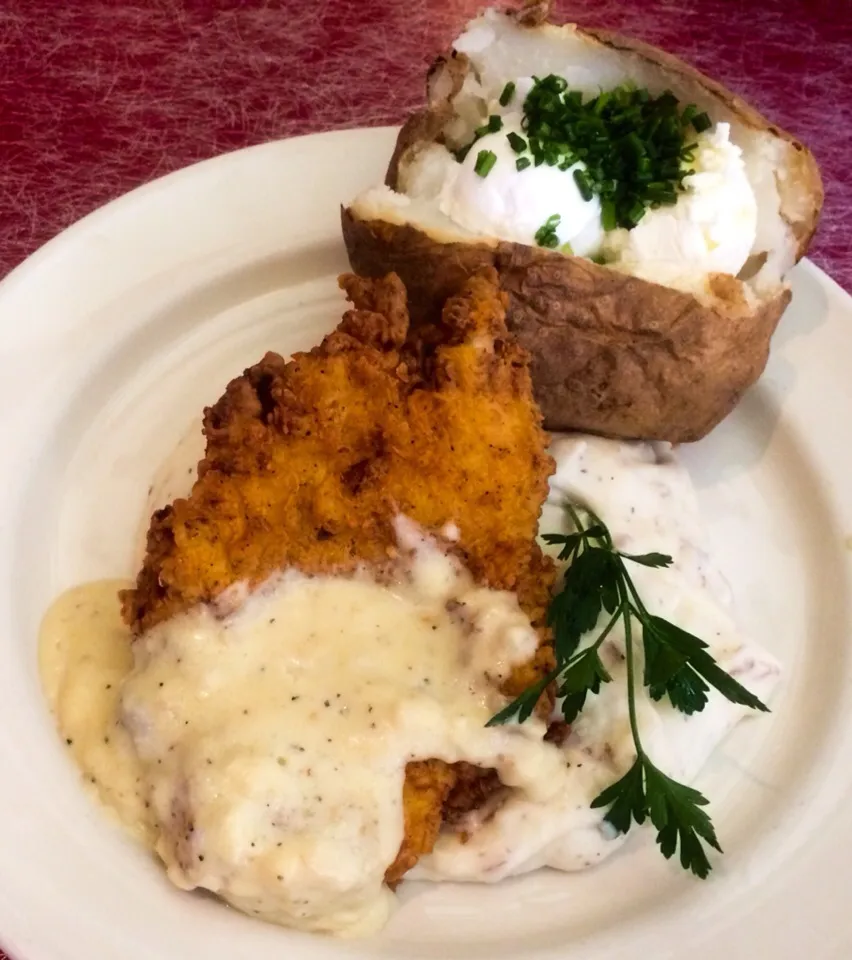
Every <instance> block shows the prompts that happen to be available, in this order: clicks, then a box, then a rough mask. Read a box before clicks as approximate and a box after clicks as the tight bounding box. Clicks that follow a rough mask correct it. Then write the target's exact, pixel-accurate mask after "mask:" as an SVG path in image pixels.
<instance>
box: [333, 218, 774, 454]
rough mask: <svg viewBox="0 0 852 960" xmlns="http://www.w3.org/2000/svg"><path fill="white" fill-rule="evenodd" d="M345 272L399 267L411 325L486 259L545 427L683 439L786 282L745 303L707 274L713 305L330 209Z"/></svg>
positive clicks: (717, 408)
mask: <svg viewBox="0 0 852 960" xmlns="http://www.w3.org/2000/svg"><path fill="white" fill-rule="evenodd" d="M341 221H342V228H343V237H344V241H345V243H346V249H347V251H348V253H349V260H350V262H351V264H352V268H353V270H355V271H356V272H357V273H359V274H362V275H363V276H368V277H376V276H384V274H386V273H387V272H388V271H391V270H392V271H394V272H395V273H397V274H398V275H399V277H400V278H401V279H402V281H403V283H404V284H405V286H406V288H407V290H408V296H409V309H410V311H411V315H412V320H413V322H415V323H417V322H424V321H426V320H428V319H429V318H430V317H431V316H434V315H435V313H436V311H439V310H440V308H441V305H442V304H443V302H444V300H445V299H446V298H447V297H448V296H450V295H451V294H453V293H455V292H456V291H457V290H458V288H459V287H460V285H461V284H462V283H463V282H464V280H465V279H466V278H467V277H468V276H470V275H471V274H473V273H476V272H477V271H478V270H480V269H482V268H483V267H487V266H493V267H495V268H496V269H497V271H498V273H499V274H500V279H501V284H502V286H503V288H504V290H505V291H506V292H507V293H508V294H509V298H510V303H509V309H508V311H507V324H508V326H509V329H510V330H511V331H512V333H513V334H514V335H515V336H516V337H517V339H518V341H519V342H520V343H521V345H522V346H523V347H525V348H526V349H527V350H528V351H529V352H530V354H531V355H532V375H533V384H534V388H535V392H536V399H537V401H538V403H539V405H540V406H541V409H542V413H543V414H544V423H545V427H546V428H547V429H549V430H581V431H584V432H589V433H598V434H603V435H605V436H612V437H621V438H637V439H644V440H669V441H671V442H672V443H684V442H688V441H693V440H699V439H701V438H702V437H703V436H705V435H706V434H707V433H709V432H710V431H711V430H712V429H713V428H714V427H715V426H716V425H717V424H718V423H719V422H720V421H721V420H723V419H724V418H725V417H726V416H727V415H728V414H729V413H730V412H731V411H732V410H733V409H734V407H735V406H736V404H737V403H738V401H739V400H740V398H741V396H742V394H743V392H744V391H745V390H747V389H748V387H750V386H751V385H752V384H753V383H754V382H755V381H756V380H757V379H758V377H759V376H760V375H761V373H762V372H763V370H764V367H765V366H766V361H767V358H768V355H769V341H770V339H771V337H772V334H773V332H774V331H775V327H776V326H777V324H778V320H779V319H780V317H781V314H782V313H783V312H784V309H785V308H786V306H787V304H788V303H789V300H790V293H789V291H787V290H784V291H782V292H780V293H779V294H778V295H777V296H776V297H775V298H774V299H772V300H769V301H765V302H764V303H763V304H761V305H760V306H759V308H757V310H755V309H753V308H752V307H750V306H749V305H747V304H746V303H744V302H743V301H742V300H741V296H742V294H741V292H740V285H739V283H738V282H737V281H734V280H733V279H732V278H723V277H719V278H716V281H715V286H714V292H715V293H716V295H717V303H716V308H715V309H711V308H709V307H707V306H704V305H702V304H701V303H699V302H698V300H696V299H695V297H693V296H691V295H690V294H687V293H681V292H680V291H677V290H672V289H670V288H668V287H663V286H660V285H658V284H654V283H648V282H647V281H644V280H639V279H637V278H635V277H629V276H626V275H624V274H621V273H618V272H617V271H615V270H611V269H608V268H607V267H602V266H598V265H596V264H594V263H592V262H591V261H589V260H584V259H580V258H577V257H565V256H562V255H561V254H558V253H554V252H552V251H549V250H542V249H539V248H534V247H527V246H524V245H521V244H513V243H499V244H497V245H493V246H490V245H486V244H475V243H439V242H437V241H435V240H433V239H432V238H430V237H429V236H427V235H426V234H425V233H423V232H422V231H420V230H418V229H416V228H415V227H412V226H410V225H405V226H399V225H395V224H391V223H387V222H385V221H381V220H360V219H358V218H357V217H356V216H355V215H354V214H353V212H352V211H351V209H343V210H342V211H341Z"/></svg>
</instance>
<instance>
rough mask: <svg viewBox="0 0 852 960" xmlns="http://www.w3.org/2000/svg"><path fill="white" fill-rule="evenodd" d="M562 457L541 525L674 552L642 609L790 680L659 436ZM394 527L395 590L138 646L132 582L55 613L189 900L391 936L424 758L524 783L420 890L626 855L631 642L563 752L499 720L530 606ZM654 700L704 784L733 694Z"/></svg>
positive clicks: (50, 675) (167, 629)
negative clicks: (408, 784) (750, 633)
mask: <svg viewBox="0 0 852 960" xmlns="http://www.w3.org/2000/svg"><path fill="white" fill-rule="evenodd" d="M553 453H554V456H555V457H556V459H557V471H556V474H555V475H554V477H553V478H552V483H551V497H550V506H549V507H548V508H547V510H546V514H547V513H548V511H549V514H550V517H551V519H552V520H553V522H550V520H549V519H548V516H547V515H546V516H545V518H544V521H543V523H544V524H545V529H554V528H555V527H557V526H559V525H560V524H564V514H563V512H562V510H561V509H560V508H559V507H560V505H561V503H562V502H563V501H564V499H566V498H569V497H570V498H571V499H575V500H576V499H579V500H581V501H584V502H586V503H587V504H588V505H589V506H591V507H592V508H593V509H594V510H595V511H596V512H598V513H599V514H600V515H601V516H602V517H603V518H604V519H605V521H606V523H607V524H608V526H609V528H610V531H611V533H612V534H613V537H614V539H615V542H616V545H617V546H618V547H619V548H620V549H622V550H625V551H627V552H636V553H641V552H644V551H648V550H656V551H660V552H664V553H669V554H671V555H672V557H673V558H674V564H673V566H672V567H671V568H669V569H667V570H660V569H654V570H649V569H647V568H645V567H641V566H638V565H634V566H633V568H631V575H632V576H633V578H634V581H635V582H636V585H637V587H638V589H639V591H640V593H641V594H642V596H643V598H644V600H645V603H646V606H648V607H649V609H650V610H652V611H653V612H656V613H659V614H661V615H663V616H666V617H668V618H670V619H672V620H674V621H675V622H676V623H678V624H680V625H681V626H683V627H684V628H685V629H688V630H690V631H692V632H694V633H696V634H697V635H699V636H701V637H702V638H703V639H705V640H706V641H707V642H708V643H709V644H710V648H711V652H712V653H713V655H714V656H715V657H716V658H717V659H718V660H719V662H720V663H721V665H722V666H723V667H724V668H725V669H726V670H728V671H730V672H732V673H734V674H735V675H737V677H738V678H739V679H740V681H741V682H742V683H744V684H745V685H746V686H747V687H749V688H750V689H751V690H752V691H753V692H755V693H756V694H757V695H758V696H761V697H762V698H764V699H766V698H767V697H768V696H769V694H770V693H771V690H772V688H773V686H774V684H775V681H776V679H777V676H778V670H779V668H778V665H777V663H776V662H775V661H774V660H773V659H772V657H770V656H769V655H768V654H766V653H765V652H764V651H762V650H760V649H759V648H758V647H756V646H755V645H753V644H751V643H749V642H748V641H746V640H745V639H744V638H743V637H741V636H740V634H739V633H738V632H737V629H736V627H735V625H734V623H733V621H732V619H731V617H730V614H729V613H728V612H727V610H726V603H727V600H726V597H727V588H726V585H725V583H724V580H723V578H722V577H721V575H720V574H719V573H718V571H716V570H715V568H714V567H713V566H712V564H711V563H710V561H709V559H708V558H707V556H706V554H705V552H704V549H703V540H702V537H703V534H702V531H701V526H700V522H699V518H698V510H697V505H696V501H695V496H694V493H693V490H692V486H691V484H690V481H689V478H688V476H687V474H686V473H685V471H684V470H683V469H682V468H681V467H680V466H679V465H678V464H677V463H676V461H675V460H674V459H673V458H672V456H671V455H670V454H669V453H668V452H667V451H666V450H665V449H663V448H659V447H657V448H655V447H652V446H649V445H647V444H623V443H616V442H614V441H607V440H600V439H595V438H589V437H583V436H574V437H563V438H559V439H556V440H555V442H554V445H553ZM451 533H452V531H450V530H447V531H446V534H447V536H448V537H449V536H450V534H451ZM398 535H399V539H400V543H401V545H402V546H403V547H407V548H409V549H410V550H412V551H413V553H412V554H411V557H410V560H408V561H407V563H406V565H405V566H403V567H401V568H400V570H399V571H398V574H397V576H396V579H395V580H394V582H393V583H391V584H390V587H388V585H387V584H382V585H379V584H378V583H376V582H375V581H373V580H372V579H370V578H368V577H367V576H366V575H364V576H358V577H355V578H349V579H346V578H341V577H316V578H307V577H304V576H302V575H300V574H298V573H295V572H292V571H290V572H285V573H282V574H280V575H278V576H276V577H274V578H272V579H271V580H270V581H268V582H267V583H266V584H265V586H264V587H262V588H261V589H260V590H258V591H256V592H255V593H253V594H252V595H251V596H250V597H247V598H246V597H245V596H243V595H242V594H241V593H240V588H235V589H234V590H233V591H229V594H230V596H228V597H224V598H223V602H222V603H221V604H220V605H219V608H218V609H216V610H214V609H212V608H210V607H196V608H194V609H192V610H190V611H188V612H187V613H185V614H183V615H181V616H178V617H175V618H173V619H172V620H170V621H168V622H166V623H163V624H161V625H159V626H157V627H155V628H154V629H152V630H150V631H148V632H147V633H146V634H145V635H144V636H143V637H141V638H140V639H138V640H137V641H136V642H135V643H134V644H133V647H132V651H131V643H130V637H129V634H128V632H127V630H126V629H125V628H124V627H123V626H122V624H121V623H120V620H119V617H118V605H117V601H116V598H115V594H116V591H117V589H118V587H119V586H120V584H118V583H114V582H107V583H102V584H93V585H86V586H83V587H80V588H77V589H76V590H73V591H70V592H69V593H68V594H65V595H64V596H63V597H61V598H59V600H57V602H56V604H55V605H54V606H53V607H52V608H51V611H50V612H49V613H48V615H47V617H46V619H45V622H44V627H43V631H42V637H41V669H42V677H43V683H44V686H45V690H46V692H47V695H48V698H49V700H50V703H51V705H52V707H53V710H54V713H55V715H56V720H57V725H58V727H59V730H60V733H61V735H62V736H63V738H65V739H66V742H67V743H68V745H69V749H70V750H71V751H72V754H73V756H74V759H75V760H76V761H77V763H78V764H79V766H80V768H81V770H82V772H83V775H84V777H85V778H86V779H87V780H88V781H89V782H90V783H91V784H92V785H93V787H94V788H96V790H97V792H98V795H99V796H100V798H101V800H102V801H103V802H105V803H106V804H107V805H108V806H110V807H112V808H113V809H114V810H115V811H116V813H117V814H118V816H119V817H120V818H121V819H122V821H123V822H124V823H126V824H127V825H128V826H129V827H130V829H132V830H133V831H134V832H135V833H136V835H137V836H139V837H141V838H142V839H143V840H146V841H147V842H149V843H152V845H154V846H155V848H156V850H157V852H158V854H159V855H160V857H161V858H162V860H163V861H164V863H165V864H166V867H167V870H168V874H169V876H170V878H171V879H172V881H173V882H174V883H175V884H177V885H178V886H180V887H183V888H186V889H190V888H194V887H203V888H206V889H208V890H211V891H213V892H215V893H217V894H218V895H219V896H221V897H223V898H224V899H226V900H228V901H229V902H230V903H232V904H233V905H234V906H236V907H238V908H239V909H241V910H244V911H246V912H247V913H249V914H252V915H255V916H258V917H261V918H263V919H266V920H271V921H273V922H277V923H282V924H286V925H289V926H295V927H299V928H302V929H306V930H315V931H326V932H332V933H336V934H342V935H356V934H366V933H369V932H371V931H374V930H376V929H378V928H379V927H380V926H381V925H382V924H383V923H384V921H385V920H386V918H387V916H388V913H389V911H390V909H391V905H392V901H393V896H392V894H391V893H390V892H389V891H388V889H387V888H386V887H385V886H384V885H383V882H382V881H383V875H384V872H385V870H386V868H387V866H388V865H389V864H390V863H391V862H392V861H393V859H394V857H395V856H396V853H397V850H398V848H399V845H400V842H401V839H402V834H403V823H402V803H401V799H402V783H403V778H404V771H405V764H406V763H407V762H408V761H410V760H414V759H425V758H429V757H436V758H441V759H444V760H446V761H448V762H454V761H458V760H466V761H468V762H470V763H474V764H478V765H480V766H482V767H496V768H497V770H498V771H499V774H500V777H501V779H502V780H503V782H504V783H505V784H506V785H507V786H508V787H510V788H511V789H510V791H509V792H508V799H507V800H506V801H505V803H504V804H503V805H502V806H500V807H499V808H498V809H497V810H496V812H494V811H491V813H492V814H493V815H491V816H488V817H485V816H482V815H476V814H474V815H471V816H470V817H469V819H468V821H467V822H466V823H464V824H462V825H461V829H462V830H463V831H464V834H465V835H464V837H462V834H461V833H451V832H446V833H444V834H443V835H442V836H441V837H440V839H439V841H438V844H437V846H436V848H435V851H434V853H433V854H432V855H430V856H428V857H425V858H423V859H422V860H421V862H420V864H419V865H418V866H417V867H416V868H415V871H414V872H413V873H412V874H411V876H418V877H421V878H426V879H433V880H443V879H449V880H469V881H481V882H493V881H497V880H500V879H502V878H504V877H507V876H511V875H516V874H520V873H524V872H527V871H529V870H533V869H536V868H537V867H540V866H545V865H547V866H552V867H555V868H557V869H562V870H578V869H582V868H584V867H587V866H590V865H592V864H594V863H596V862H599V861H600V860H602V859H603V858H604V857H606V856H608V855H609V854H610V853H611V852H613V851H614V850H616V849H617V848H618V846H619V845H620V844H621V842H622V840H623V838H622V837H616V836H614V835H613V832H612V831H611V830H610V829H609V828H608V826H607V825H606V824H605V823H604V822H603V819H602V813H601V812H600V811H595V810H592V809H591V808H590V802H591V801H592V799H593V798H594V797H595V796H596V795H597V794H598V793H599V792H600V791H601V790H602V789H603V788H604V787H605V786H607V785H609V784H610V783H612V782H613V781H614V780H615V779H616V778H617V777H619V776H621V774H623V773H624V772H625V771H626V769H627V768H628V766H629V765H630V764H631V763H632V761H633V759H634V754H633V748H632V741H631V739H630V735H629V729H628V721H627V715H626V697H625V691H624V683H625V676H624V674H625V671H624V666H623V637H622V636H621V635H619V633H618V631H617V630H616V631H613V634H612V635H611V640H610V641H608V642H607V643H606V644H605V646H604V649H603V651H602V655H603V657H604V659H605V662H606V663H607V666H608V668H609V670H610V672H611V674H612V675H613V678H614V679H613V682H612V683H610V684H606V685H605V686H604V687H603V688H602V690H601V693H600V694H599V695H598V696H591V697H589V699H588V700H587V704H586V708H585V710H584V712H583V714H582V715H581V717H580V718H579V719H578V721H577V722H576V723H575V724H574V726H573V728H572V731H571V734H570V736H569V737H568V739H567V741H566V742H565V743H564V744H563V745H562V746H561V747H557V746H555V745H553V744H550V743H546V742H543V741H542V736H543V734H544V726H543V724H542V723H540V722H539V721H536V720H532V721H528V722H527V723H526V724H524V725H523V726H518V725H516V724H512V725H508V726H505V727H497V728H487V727H486V726H485V723H486V721H487V720H488V718H489V717H490V716H491V715H492V714H493V713H494V712H495V711H496V710H497V709H499V707H500V706H501V705H502V703H503V702H504V701H503V699H502V698H501V697H500V695H499V694H498V693H497V692H496V689H495V685H496V684H497V683H499V680H500V678H501V677H503V676H505V675H506V673H507V672H508V671H509V669H510V668H511V666H512V665H513V664H514V663H517V662H521V661H523V660H525V659H526V658H527V657H529V656H530V654H531V653H532V651H533V650H534V649H535V646H536V636H535V633H534V632H533V631H532V629H531V627H530V625H529V623H528V621H527V620H526V618H525V617H524V615H523V613H522V612H521V610H520V609H519V607H518V605H517V601H516V599H515V597H514V595H512V594H508V593H501V592H497V591H492V590H487V589H484V588H479V587H476V586H475V585H474V584H473V583H472V582H471V580H470V577H469V575H468V574H467V572H466V571H465V570H463V569H461V568H460V567H459V566H458V565H457V564H456V563H454V562H453V561H452V560H450V559H449V558H448V557H447V556H446V555H445V554H444V553H443V552H441V551H440V550H438V549H436V547H435V545H434V543H433V542H432V541H431V540H429V539H427V538H425V537H423V536H421V535H420V534H419V533H418V532H417V530H416V528H415V527H414V526H413V525H412V524H410V523H408V522H407V521H405V520H404V519H402V518H400V520H399V522H398ZM228 609H230V610H233V609H236V612H234V613H230V614H226V613H225V610H228ZM638 706H639V720H640V725H641V727H642V734H643V739H644V742H645V746H646V748H647V750H648V752H649V754H650V755H651V757H652V759H654V760H655V761H656V762H657V763H658V764H659V765H660V766H661V767H662V768H663V769H665V770H666V771H667V772H668V773H670V774H671V775H673V776H675V777H678V778H681V779H686V780H689V779H692V778H693V777H694V776H695V775H696V774H697V772H698V770H699V769H700V767H701V766H702V765H703V763H704V762H705V760H706V759H707V757H708V756H709V754H710V753H711V752H712V750H713V749H714V747H715V746H716V745H717V744H718V743H719V741H720V740H721V739H722V738H723V737H724V736H725V734H726V733H727V732H728V731H729V730H730V729H731V727H733V726H734V725H735V724H736V722H737V721H738V720H739V719H740V718H741V717H742V716H743V715H744V714H745V713H746V711H744V710H743V709H742V708H740V707H737V706H734V705H732V704H730V703H728V702H727V701H725V700H723V699H722V698H721V697H718V696H713V697H712V698H711V701H710V703H709V704H708V706H707V708H706V709H705V710H704V712H703V713H701V714H697V715H694V716H692V717H690V718H687V717H684V716H683V715H682V714H678V713H675V712H674V711H673V710H672V709H671V708H670V707H668V706H666V704H665V703H656V704H655V703H652V702H651V701H650V700H648V699H647V698H645V697H641V698H640V702H639V705H638Z"/></svg>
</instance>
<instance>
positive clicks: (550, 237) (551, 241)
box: [535, 213, 562, 250]
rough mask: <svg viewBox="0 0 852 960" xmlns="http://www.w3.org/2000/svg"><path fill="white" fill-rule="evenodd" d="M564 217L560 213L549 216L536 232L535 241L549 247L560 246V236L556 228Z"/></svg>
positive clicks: (541, 245)
mask: <svg viewBox="0 0 852 960" xmlns="http://www.w3.org/2000/svg"><path fill="white" fill-rule="evenodd" d="M561 219H562V217H560V216H559V214H558V213H554V214H553V215H552V216H549V217H548V218H547V219H546V220H545V221H544V223H543V224H542V225H541V226H540V227H539V228H538V230H536V232H535V242H536V243H537V244H538V245H539V246H540V247H548V248H549V249H551V250H553V249H554V248H555V247H558V246H559V237H558V235H557V233H556V228H557V227H558V226H559V221H560V220H561Z"/></svg>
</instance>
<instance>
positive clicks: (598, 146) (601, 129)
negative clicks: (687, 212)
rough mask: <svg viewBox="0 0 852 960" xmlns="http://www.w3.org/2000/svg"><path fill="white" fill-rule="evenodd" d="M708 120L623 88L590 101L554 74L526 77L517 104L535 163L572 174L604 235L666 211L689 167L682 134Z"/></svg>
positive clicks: (671, 99)
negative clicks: (596, 207) (596, 204)
mask: <svg viewBox="0 0 852 960" xmlns="http://www.w3.org/2000/svg"><path fill="white" fill-rule="evenodd" d="M711 125H712V121H711V120H710V118H709V117H708V116H707V114H706V113H698V110H697V108H696V107H695V106H694V104H689V105H687V106H686V107H685V108H683V109H682V110H681V109H680V106H679V104H678V100H677V98H676V97H675V96H674V94H672V93H671V92H670V91H666V92H665V93H663V94H661V95H660V96H658V97H652V96H650V94H649V93H648V91H647V90H637V89H635V88H633V87H629V86H621V87H616V88H615V89H614V90H608V91H604V92H602V93H600V94H598V96H596V97H593V98H592V99H590V100H585V101H584V99H583V96H582V94H581V93H579V92H578V91H576V90H569V89H568V84H567V82H566V80H565V79H564V78H562V77H558V76H556V75H553V74H551V75H549V76H547V77H544V78H538V77H535V78H534V83H533V88H532V90H531V91H530V92H529V94H528V95H527V97H526V100H525V101H524V120H523V129H524V132H525V134H526V135H527V140H528V144H529V150H530V153H531V154H532V156H533V158H534V160H535V162H536V164H540V163H547V164H549V165H550V166H558V167H559V169H560V170H568V169H569V168H570V167H571V166H573V165H574V164H575V163H577V162H578V161H581V162H582V163H583V166H584V168H585V169H582V168H581V169H579V170H575V171H574V180H575V182H576V183H577V187H578V189H579V191H580V194H581V196H582V197H583V199H584V200H590V199H591V198H592V196H595V195H596V196H598V197H600V199H601V205H602V207H604V210H605V212H604V215H603V217H602V220H603V225H604V228H605V229H606V230H613V229H615V228H616V227H626V228H627V229H630V228H631V227H634V226H635V225H636V224H637V223H638V222H639V220H641V218H642V216H643V215H644V213H645V211H646V210H647V209H648V207H658V206H661V205H663V204H673V203H675V202H676V201H677V197H678V194H679V193H680V192H682V191H683V189H684V186H683V179H684V177H685V176H686V175H687V174H688V173H690V171H691V167H690V164H691V163H692V162H693V160H694V152H693V151H694V149H695V144H694V143H689V144H687V143H686V140H687V132H688V131H690V130H693V129H694V130H696V131H698V132H701V131H703V130H706V129H708V127H710V126H711Z"/></svg>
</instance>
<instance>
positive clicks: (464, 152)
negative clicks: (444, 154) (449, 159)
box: [453, 143, 473, 163]
mask: <svg viewBox="0 0 852 960" xmlns="http://www.w3.org/2000/svg"><path fill="white" fill-rule="evenodd" d="M472 146H473V144H472V143H469V144H468V145H467V146H466V147H462V148H461V150H456V152H455V153H454V154H453V156H454V157H455V158H456V160H458V162H459V163H464V159H465V157H466V156H467V155H468V154H469V153H470V148H471V147H472Z"/></svg>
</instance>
